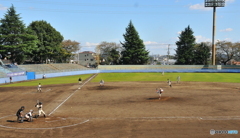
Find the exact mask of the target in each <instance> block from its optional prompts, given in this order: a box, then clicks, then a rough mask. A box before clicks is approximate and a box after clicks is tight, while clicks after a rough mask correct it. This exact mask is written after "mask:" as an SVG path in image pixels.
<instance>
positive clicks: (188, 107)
mask: <svg viewBox="0 0 240 138" xmlns="http://www.w3.org/2000/svg"><path fill="white" fill-rule="evenodd" d="M42 85H43V88H42V92H41V93H37V92H36V91H37V90H36V89H37V88H36V87H0V103H1V106H0V111H1V112H0V137H25V138H26V137H34V138H38V137H56V138H57V137H91V138H92V137H93V138H95V137H109V138H113V137H124V138H136V137H144V138H149V137H182V138H186V137H239V134H237V135H227V134H222V135H220V134H215V135H213V136H212V135H210V130H211V129H215V130H238V131H240V106H239V103H240V100H239V99H240V89H239V84H238V83H205V82H181V83H179V84H178V83H176V82H173V83H172V86H173V87H172V88H170V87H169V86H168V84H167V82H106V83H105V86H103V87H100V86H99V84H98V83H93V82H88V83H87V84H85V85H84V86H82V87H81V89H78V88H79V87H80V85H78V84H77V83H76V84H65V85H48V86H44V84H42ZM36 86H37V84H36ZM159 87H161V88H163V89H164V93H163V94H162V96H163V97H162V99H161V100H159V99H158V94H157V93H156V88H159ZM71 94H72V96H71V97H69V96H70V95H71ZM68 97H69V99H67V98H68ZM66 99H67V100H66ZM37 100H39V101H41V102H42V103H43V110H44V111H45V112H46V113H47V115H48V114H50V113H51V115H50V116H49V115H48V116H47V117H46V118H44V117H42V116H41V117H40V118H38V119H35V118H34V121H33V122H26V121H25V122H24V123H17V122H16V116H15V114H16V111H17V110H18V109H19V108H20V107H21V106H25V107H26V108H25V110H24V112H25V113H27V112H28V111H29V110H30V109H34V112H35V113H37V109H36V108H35V107H34V105H35V104H36V102H37ZM64 101H65V102H64Z"/></svg>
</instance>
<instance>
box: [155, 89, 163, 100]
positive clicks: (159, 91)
mask: <svg viewBox="0 0 240 138" xmlns="http://www.w3.org/2000/svg"><path fill="white" fill-rule="evenodd" d="M156 91H157V93H158V96H159V100H160V99H161V96H162V93H163V89H162V88H159V89H158V88H156Z"/></svg>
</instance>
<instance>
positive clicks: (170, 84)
mask: <svg viewBox="0 0 240 138" xmlns="http://www.w3.org/2000/svg"><path fill="white" fill-rule="evenodd" d="M167 83H168V85H169V86H170V87H172V82H171V81H170V80H169V79H168V81H167Z"/></svg>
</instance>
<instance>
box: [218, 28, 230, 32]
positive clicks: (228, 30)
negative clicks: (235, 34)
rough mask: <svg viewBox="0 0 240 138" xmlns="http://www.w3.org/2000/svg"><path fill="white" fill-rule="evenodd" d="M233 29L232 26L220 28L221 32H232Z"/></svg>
mask: <svg viewBox="0 0 240 138" xmlns="http://www.w3.org/2000/svg"><path fill="white" fill-rule="evenodd" d="M231 31H233V29H232V28H227V29H223V30H220V32H231Z"/></svg>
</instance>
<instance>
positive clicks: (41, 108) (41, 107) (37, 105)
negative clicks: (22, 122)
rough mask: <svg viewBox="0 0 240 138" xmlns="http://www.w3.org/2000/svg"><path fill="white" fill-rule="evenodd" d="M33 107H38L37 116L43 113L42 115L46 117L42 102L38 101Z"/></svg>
mask: <svg viewBox="0 0 240 138" xmlns="http://www.w3.org/2000/svg"><path fill="white" fill-rule="evenodd" d="M35 107H37V108H38V117H39V116H40V115H41V114H42V113H43V116H44V117H46V114H45V112H44V111H43V105H42V102H39V103H37V104H36V105H35Z"/></svg>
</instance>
